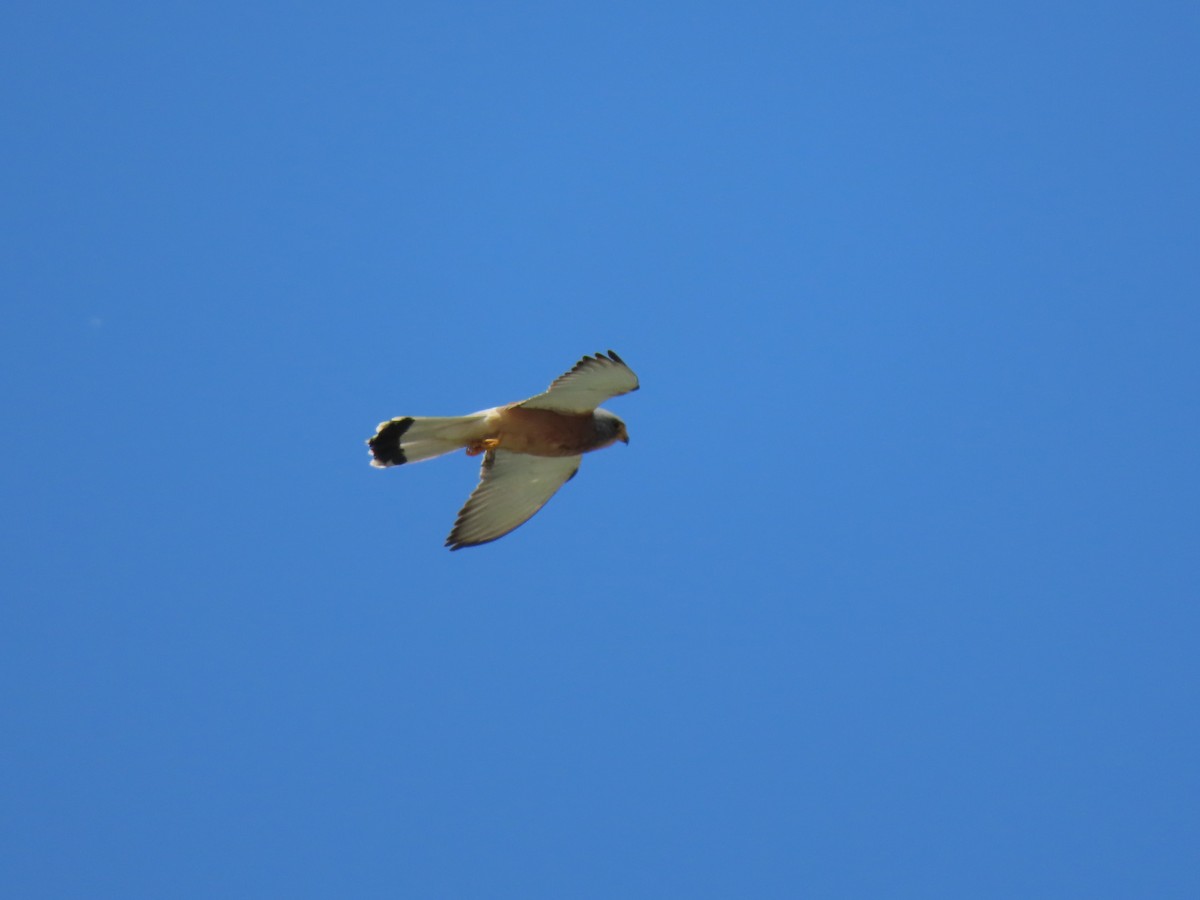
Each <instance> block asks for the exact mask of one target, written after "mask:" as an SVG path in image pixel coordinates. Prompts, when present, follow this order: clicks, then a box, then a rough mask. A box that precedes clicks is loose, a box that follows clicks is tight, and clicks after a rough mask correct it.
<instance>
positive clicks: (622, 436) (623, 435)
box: [617, 425, 629, 445]
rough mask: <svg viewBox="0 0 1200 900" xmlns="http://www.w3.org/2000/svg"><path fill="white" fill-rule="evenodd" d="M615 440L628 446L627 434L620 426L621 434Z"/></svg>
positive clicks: (623, 427)
mask: <svg viewBox="0 0 1200 900" xmlns="http://www.w3.org/2000/svg"><path fill="white" fill-rule="evenodd" d="M617 440H619V441H620V442H621V443H622V444H626V445H628V444H629V432H628V431H626V430H625V426H624V425H622V426H621V433H620V434H619V435H617Z"/></svg>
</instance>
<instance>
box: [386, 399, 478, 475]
mask: <svg viewBox="0 0 1200 900" xmlns="http://www.w3.org/2000/svg"><path fill="white" fill-rule="evenodd" d="M489 412H490V410H484V411H483V412H478V413H472V414H471V415H469V416H448V417H434V416H403V417H401V418H399V419H391V420H390V421H387V422H381V423H380V425H379V427H378V428H377V429H375V436H374V437H373V438H371V439H370V440H368V441H367V446H368V447H370V448H371V456H372V457H373V459H372V460H371V465H373V466H375V467H376V468H380V469H385V468H387V467H388V466H399V465H403V464H404V463H410V462H420V461H421V460H424V459H433V458H434V457H435V456H441V455H443V454H445V453H453V452H454V451H455V450H458V449H459V448H461V447H466V446H467V445H469V444H472V443H474V442H475V441H478V440H481V439H482V438H484V437H485V436H486V433H487V414H488V413H489Z"/></svg>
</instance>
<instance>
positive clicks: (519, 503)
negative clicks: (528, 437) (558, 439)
mask: <svg viewBox="0 0 1200 900" xmlns="http://www.w3.org/2000/svg"><path fill="white" fill-rule="evenodd" d="M581 459H582V457H580V456H529V455H527V454H524V453H509V452H508V451H507V450H503V449H500V450H489V451H488V452H487V453H486V454H485V455H484V457H483V465H482V466H481V467H480V470H479V473H480V474H479V484H478V485H476V487H475V490H474V491H472V492H471V496H470V497H469V498H468V499H467V502H466V505H464V506H463V508H462V509H461V510H460V511H459V513H458V519H456V520H455V522H454V528H453V529H451V531H450V536H449V537H448V538H446V546H447V547H449V548H450V549H451V550H459V549H461V548H463V547H473V546H475V545H476V544H486V543H487V542H488V541H494V540H496V538H498V537H504V535H506V534H508V533H509V532H510V531H512V530H513V529H514V528H516V527H517V526H518V525H523V524H524V523H525V522H528V521H529V519H530V518H532V516H533V514H534V513H536V512H537V511H538V510H539V509H541V508H542V507H543V506H545V505H546V501H547V500H549V499H550V498H551V497H553V496H554V493H555V491H557V490H558V489H559V488H560V487H562V486H563V485H564V484H566V483H567V482H568V481H570V480H571V477H572V476H573V475H574V474H575V472H576V471H577V470H578V469H579V461H580V460H581Z"/></svg>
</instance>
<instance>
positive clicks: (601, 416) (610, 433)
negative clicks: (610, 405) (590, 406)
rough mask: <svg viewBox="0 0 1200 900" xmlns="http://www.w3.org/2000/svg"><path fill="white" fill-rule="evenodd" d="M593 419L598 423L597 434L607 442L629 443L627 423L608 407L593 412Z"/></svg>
mask: <svg viewBox="0 0 1200 900" xmlns="http://www.w3.org/2000/svg"><path fill="white" fill-rule="evenodd" d="M592 420H593V421H594V422H595V423H596V433H597V435H598V436H599V437H600V439H601V440H602V441H604V442H605V443H607V444H611V443H612V442H613V441H621V443H623V444H628V443H629V432H628V431H626V430H625V423H624V422H622V421H621V420H620V419H618V418H617V417H616V416H614V415H613V414H612V413H610V412H609V411H608V410H607V409H598V410H596V411H595V412H594V413H593V414H592Z"/></svg>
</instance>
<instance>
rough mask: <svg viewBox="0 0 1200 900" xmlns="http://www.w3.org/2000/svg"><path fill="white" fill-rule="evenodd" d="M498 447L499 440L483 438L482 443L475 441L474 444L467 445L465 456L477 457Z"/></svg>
mask: <svg viewBox="0 0 1200 900" xmlns="http://www.w3.org/2000/svg"><path fill="white" fill-rule="evenodd" d="M499 446H500V439H499V438H484V439H483V440H482V441H476V442H475V443H474V444H468V445H467V456H478V455H479V454H480V453H483V452H484V451H485V450H495V449H496V448H497V447H499Z"/></svg>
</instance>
